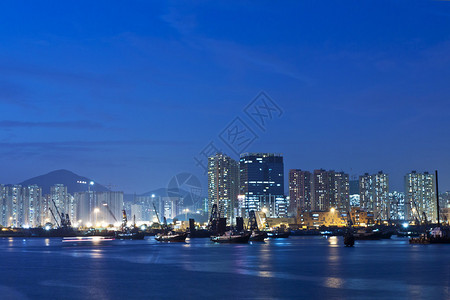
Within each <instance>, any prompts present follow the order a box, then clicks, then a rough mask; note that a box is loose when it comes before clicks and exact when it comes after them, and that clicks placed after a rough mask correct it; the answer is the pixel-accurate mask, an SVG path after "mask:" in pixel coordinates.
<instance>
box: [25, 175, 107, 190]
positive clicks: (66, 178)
mask: <svg viewBox="0 0 450 300" xmlns="http://www.w3.org/2000/svg"><path fill="white" fill-rule="evenodd" d="M78 181H83V182H86V183H87V184H89V182H90V181H92V179H90V178H87V177H84V176H80V175H77V174H75V173H73V172H71V171H68V170H56V171H52V172H50V173H47V174H45V175H41V176H37V177H33V178H30V179H28V180H25V181H23V182H21V183H19V184H20V185H22V186H28V185H33V184H35V185H37V186H40V187H41V188H42V194H43V195H45V194H50V187H51V186H53V185H55V184H64V185H65V186H67V191H68V192H69V193H70V194H73V193H75V192H84V191H87V190H88V186H87V184H83V183H77V182H78ZM91 190H92V191H96V192H105V191H109V189H108V188H106V187H104V186H103V185H101V184H98V183H96V182H95V183H94V185H93V186H91Z"/></svg>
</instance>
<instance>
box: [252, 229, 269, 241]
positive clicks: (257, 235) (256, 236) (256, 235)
mask: <svg viewBox="0 0 450 300" xmlns="http://www.w3.org/2000/svg"><path fill="white" fill-rule="evenodd" d="M266 238H267V232H264V231H262V232H253V233H252V235H251V236H250V241H251V242H264V240H265V239H266Z"/></svg>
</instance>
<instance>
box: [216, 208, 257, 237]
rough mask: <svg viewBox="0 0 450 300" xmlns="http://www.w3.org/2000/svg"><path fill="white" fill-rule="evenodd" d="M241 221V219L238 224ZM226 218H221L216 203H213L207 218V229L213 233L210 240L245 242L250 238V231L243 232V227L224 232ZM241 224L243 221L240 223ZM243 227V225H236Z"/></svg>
mask: <svg viewBox="0 0 450 300" xmlns="http://www.w3.org/2000/svg"><path fill="white" fill-rule="evenodd" d="M241 223H242V219H241V220H240V221H239V224H241ZM226 224H227V219H226V218H221V217H220V214H219V211H218V209H217V204H214V205H213V207H212V209H211V216H210V218H209V224H208V229H209V230H210V231H211V232H213V233H214V235H213V236H211V241H212V242H214V243H220V244H225V243H227V244H231V243H232V244H246V243H248V241H249V240H250V235H251V232H243V231H242V229H243V228H239V230H235V231H233V230H230V231H227V232H226ZM241 225H243V223H242V224H241ZM238 227H243V226H238Z"/></svg>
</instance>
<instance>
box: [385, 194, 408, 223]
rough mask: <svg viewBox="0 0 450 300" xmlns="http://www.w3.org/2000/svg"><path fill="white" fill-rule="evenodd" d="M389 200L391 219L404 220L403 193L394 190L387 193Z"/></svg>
mask: <svg viewBox="0 0 450 300" xmlns="http://www.w3.org/2000/svg"><path fill="white" fill-rule="evenodd" d="M389 201H390V205H391V209H390V211H391V219H393V220H406V219H407V218H406V207H405V193H401V192H396V191H394V192H392V193H389Z"/></svg>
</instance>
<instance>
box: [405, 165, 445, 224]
mask: <svg viewBox="0 0 450 300" xmlns="http://www.w3.org/2000/svg"><path fill="white" fill-rule="evenodd" d="M405 194H406V195H405V196H406V199H405V204H406V216H407V218H408V219H410V220H418V221H420V222H421V221H430V220H431V221H432V222H436V221H437V208H436V207H437V206H436V185H435V181H434V175H433V174H429V173H428V172H424V173H417V172H416V171H412V172H411V173H408V174H406V176H405Z"/></svg>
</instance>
